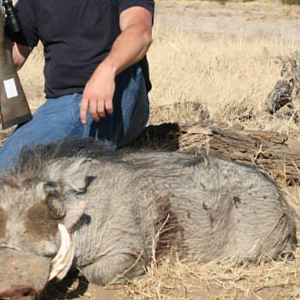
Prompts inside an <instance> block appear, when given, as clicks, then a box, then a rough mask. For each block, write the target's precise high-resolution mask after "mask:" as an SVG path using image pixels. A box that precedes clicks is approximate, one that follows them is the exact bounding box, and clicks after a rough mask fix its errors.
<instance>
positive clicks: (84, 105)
mask: <svg viewBox="0 0 300 300" xmlns="http://www.w3.org/2000/svg"><path fill="white" fill-rule="evenodd" d="M88 108H89V100H88V99H87V98H82V101H81V104H80V119H81V122H82V123H83V124H85V123H86V122H87V111H88Z"/></svg>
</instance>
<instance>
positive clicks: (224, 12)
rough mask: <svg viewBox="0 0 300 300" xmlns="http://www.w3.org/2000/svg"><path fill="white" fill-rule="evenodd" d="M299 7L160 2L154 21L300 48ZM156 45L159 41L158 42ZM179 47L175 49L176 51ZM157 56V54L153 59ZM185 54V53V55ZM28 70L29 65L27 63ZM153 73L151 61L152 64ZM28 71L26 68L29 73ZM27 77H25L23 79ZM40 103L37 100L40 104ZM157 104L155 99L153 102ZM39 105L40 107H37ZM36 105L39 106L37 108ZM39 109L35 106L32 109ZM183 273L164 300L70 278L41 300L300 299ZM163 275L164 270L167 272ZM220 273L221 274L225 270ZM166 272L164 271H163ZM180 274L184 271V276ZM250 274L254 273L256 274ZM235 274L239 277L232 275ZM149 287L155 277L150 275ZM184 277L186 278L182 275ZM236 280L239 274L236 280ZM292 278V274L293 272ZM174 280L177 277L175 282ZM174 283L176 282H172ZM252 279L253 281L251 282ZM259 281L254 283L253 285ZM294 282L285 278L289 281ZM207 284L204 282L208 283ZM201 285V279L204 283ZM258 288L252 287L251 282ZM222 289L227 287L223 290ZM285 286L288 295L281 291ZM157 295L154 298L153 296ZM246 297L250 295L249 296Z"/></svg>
mask: <svg viewBox="0 0 300 300" xmlns="http://www.w3.org/2000/svg"><path fill="white" fill-rule="evenodd" d="M299 18H300V6H299V7H296V6H283V5H281V4H280V3H279V2H278V3H277V2H274V1H273V2H270V1H255V2H230V3H226V4H224V5H222V4H220V3H218V2H206V1H195V0H194V1H193V0H190V1H185V0H180V1H179V0H178V1H169V0H158V1H157V3H156V16H155V27H156V28H158V29H162V28H163V29H166V30H175V32H180V34H183V35H184V34H185V32H187V33H188V32H193V33H196V34H197V33H199V35H201V37H203V39H204V41H203V42H205V39H207V40H210V39H218V37H220V36H223V35H226V36H232V37H237V38H239V37H241V38H243V39H244V38H252V37H258V36H259V37H262V38H265V37H272V38H276V39H278V41H279V43H283V44H284V43H285V42H289V43H296V44H297V43H299V42H300V23H299ZM154 43H155V40H154ZM171 46H172V45H171ZM177 46H178V45H175V46H174V47H177ZM207 51H209V49H208V50H207ZM151 55H152V56H153V55H155V54H154V53H152V54H151ZM183 55H184V53H183ZM28 68H29V70H30V64H29V67H28ZM150 68H151V61H150ZM27 72H28V69H27ZM34 72H35V74H38V75H39V76H36V78H37V79H35V78H33V79H32V80H30V79H28V80H27V81H24V82H25V83H24V87H25V91H26V94H27V96H29V97H30V98H31V99H40V98H41V97H42V95H43V92H42V80H41V72H42V71H41V68H40V69H39V70H35V71H34ZM25 76H26V75H22V73H21V78H22V77H23V78H24V77H25ZM37 101H38V100H37ZM153 101H154V102H155V99H154V100H153ZM37 105H38V104H37ZM37 105H36V106H37ZM33 107H35V105H33ZM5 136H6V134H5V133H3V132H2V133H1V132H0V139H1V137H3V138H4V137H5ZM182 268H184V272H186V273H184V272H183V271H182V272H183V273H184V274H188V275H187V276H191V279H187V280H186V281H184V282H183V280H182V278H183V277H181V276H183V275H182V274H183V273H180V274H181V275H178V276H177V275H176V274H175V275H174V276H173V277H172V280H171V281H164V282H163V283H160V284H161V285H163V287H161V286H159V290H160V291H161V290H164V291H167V292H166V294H165V295H161V294H160V292H157V293H152V290H153V289H158V284H157V283H155V284H153V285H151V284H149V285H146V284H145V285H144V286H146V287H148V288H149V290H148V291H145V290H144V291H143V292H141V291H140V290H139V287H138V285H139V283H138V281H135V282H133V283H132V285H131V286H130V285H129V286H126V287H122V286H117V287H107V288H103V287H98V286H95V285H91V284H90V285H89V284H88V283H87V282H86V281H85V280H84V278H81V277H79V279H78V277H76V276H75V277H72V276H70V277H68V278H67V279H66V280H64V281H63V282H61V283H58V284H50V285H49V288H48V289H47V291H46V294H45V295H44V296H43V298H42V299H43V300H50V299H61V300H62V299H73V300H76V299H78V300H79V299H82V300H109V299H300V292H299V291H296V290H295V288H293V287H289V285H288V284H287V283H286V282H281V281H279V283H278V284H270V285H269V286H267V287H264V288H262V289H261V290H259V288H258V289H257V291H256V296H255V297H254V296H251V295H253V294H251V287H249V291H243V292H245V293H243V294H241V291H242V289H241V288H236V287H230V288H231V292H228V293H227V292H226V293H223V292H222V289H223V288H224V291H225V290H226V291H227V290H229V291H230V288H228V289H227V287H226V284H225V283H224V282H225V281H224V282H223V281H222V282H221V283H220V281H216V283H218V282H219V283H220V284H216V285H214V284H212V285H205V284H202V283H201V284H199V281H198V280H196V279H195V278H197V276H199V275H198V274H195V272H194V271H193V269H188V270H187V269H186V268H185V267H182ZM163 270H164V269H163ZM221 271H222V270H221ZM162 272H163V271H162ZM165 272H166V273H168V272H169V273H172V272H173V273H174V272H175V271H174V270H170V269H167V267H166V271H165ZM178 272H179V271H178ZM180 272H181V271H180ZM207 272H208V273H209V272H210V273H209V274H211V276H212V277H213V276H214V274H215V273H214V271H213V267H212V268H211V269H209V270H208V271H207ZM247 272H248V273H247V274H246V275H243V274H242V273H241V275H240V276H238V277H237V278H236V283H237V286H238V283H239V282H244V281H247V280H250V279H251V280H252V278H256V277H251V276H252V275H249V274H250V273H251V272H252V273H255V272H259V271H258V270H256V269H254V271H253V270H252V269H251V267H250V269H247ZM279 272H281V270H280V268H279V269H277V267H276V269H275V268H274V270H272V271H271V273H270V274H271V275H269V273H268V274H267V275H266V274H263V276H264V277H266V276H270V282H271V278H272V276H277V275H278V274H279ZM252 273H251V274H252ZM234 274H236V273H234ZM147 276H149V278H150V279H147V277H146V279H145V278H144V279H142V280H144V281H145V280H148V281H149V282H150V283H151V280H152V277H151V274H150V275H147ZM184 276H186V275H184ZM226 276H230V269H227V270H225V271H224V278H225V277H226ZM235 276H236V275H235ZM293 276H294V273H293ZM176 277H177V278H178V279H177V280H176ZM174 278H175V279H174ZM249 278H250V279H249ZM218 280H219V279H218ZM255 280H256V279H253V281H255ZM288 280H290V278H289V277H287V281H288ZM204 281H205V280H204ZM201 282H203V280H202V281H201ZM253 285H254V282H253ZM222 286H223V288H222ZM282 286H285V287H287V288H285V290H284V291H282V289H281V287H282ZM153 295H156V296H153ZM220 295H221V296H220ZM245 295H250V296H249V297H248V296H245Z"/></svg>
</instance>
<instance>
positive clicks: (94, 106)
mask: <svg viewBox="0 0 300 300" xmlns="http://www.w3.org/2000/svg"><path fill="white" fill-rule="evenodd" d="M98 102H99V100H97V99H93V100H90V105H89V109H90V113H91V115H92V118H93V120H95V121H96V122H99V121H100V116H99V114H98Z"/></svg>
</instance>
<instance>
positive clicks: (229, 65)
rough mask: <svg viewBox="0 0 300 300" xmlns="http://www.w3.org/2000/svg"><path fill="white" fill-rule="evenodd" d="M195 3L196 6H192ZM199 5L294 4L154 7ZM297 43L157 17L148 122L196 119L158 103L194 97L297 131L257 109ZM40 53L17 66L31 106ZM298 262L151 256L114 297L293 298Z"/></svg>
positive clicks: (254, 12)
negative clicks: (172, 24)
mask: <svg viewBox="0 0 300 300" xmlns="http://www.w3.org/2000/svg"><path fill="white" fill-rule="evenodd" d="M174 7H175V10H174ZM197 8H198V9H199V8H200V9H199V10H198V11H196V12H195V9H197ZM203 8H206V13H207V14H208V15H216V16H218V15H219V14H220V15H221V16H222V17H230V16H232V15H234V14H235V13H236V14H237V15H239V16H241V17H244V18H248V19H249V20H267V21H272V20H277V21H278V20H279V21H280V20H281V21H282V20H283V21H287V20H291V22H292V24H294V23H293V22H294V21H295V20H297V19H299V16H300V10H299V8H298V7H297V8H296V7H289V6H282V5H279V4H278V3H276V4H274V3H273V2H272V3H271V2H270V1H260V2H253V3H252V2H251V3H246V4H242V3H235V2H232V3H229V4H226V6H220V5H219V4H217V3H212V2H209V3H208V2H200V1H158V11H159V13H161V14H173V15H179V16H180V15H185V16H186V15H189V14H191V15H193V16H195V14H196V16H198V17H200V16H201V15H204V14H205V12H203ZM226 10H227V11H226ZM226 14H227V15H226ZM299 46H300V42H299V40H298V42H297V41H293V40H290V41H287V40H286V39H285V38H284V33H282V34H281V35H272V34H270V35H264V36H261V35H257V36H254V37H253V36H252V37H247V36H245V35H243V33H242V32H237V34H236V35H226V34H225V33H222V34H218V33H215V34H207V33H205V32H203V31H197V30H185V29H184V28H183V29H181V30H178V29H176V30H175V29H171V28H168V27H167V26H162V25H161V24H160V23H159V22H158V23H157V24H156V27H155V29H154V43H153V45H152V48H151V50H150V53H149V60H150V64H151V77H152V81H153V90H152V92H151V95H150V99H151V105H152V107H153V108H154V109H153V113H152V114H151V118H150V122H151V123H153V124H157V123H161V122H170V121H171V122H187V121H198V120H200V119H201V118H202V117H203V115H202V114H199V111H195V109H191V106H190V105H185V106H180V105H178V106H176V107H175V108H174V109H171V110H170V109H167V110H165V109H157V107H158V106H160V105H166V104H173V103H175V102H196V103H199V105H200V107H201V108H202V109H205V110H206V111H207V113H208V115H209V117H210V118H211V119H213V120H217V121H218V122H225V123H229V124H234V123H242V124H243V126H245V127H246V128H250V129H265V130H275V131H279V132H284V133H287V134H289V135H293V136H294V137H295V138H298V139H300V136H299V133H298V132H299V128H298V125H296V124H295V123H294V122H293V121H292V120H282V119H276V118H272V119H270V117H269V116H266V114H265V113H264V108H265V106H264V102H265V99H266V97H267V95H268V93H269V92H270V91H271V89H272V88H273V86H274V84H275V82H276V81H277V80H278V79H279V74H280V69H281V66H280V65H278V64H277V63H276V57H277V56H279V55H280V56H288V55H290V54H291V53H293V52H294V51H296V50H297V49H299ZM42 61H43V59H42V51H41V48H37V49H36V50H35V53H34V55H33V57H32V58H31V59H30V60H29V61H28V63H27V65H26V67H25V68H24V70H22V71H21V79H22V82H23V84H24V87H25V90H26V92H27V95H28V96H29V98H30V103H31V106H32V107H33V108H36V107H37V106H38V105H39V104H40V103H41V100H42V94H43V93H42V90H43V77H42V64H43V62H42ZM192 107H193V108H194V107H195V106H194V105H192ZM155 108H156V109H155ZM283 190H284V191H285V193H286V194H287V197H288V199H289V200H290V202H291V203H293V205H294V206H295V207H296V208H297V209H298V208H299V198H300V197H299V188H298V187H292V188H291V187H286V186H283ZM199 230H200V229H199ZM299 270H300V250H299V249H298V250H297V251H296V253H295V259H294V260H285V261H277V262H269V263H265V264H262V265H259V266H255V265H243V266H236V265H234V264H233V263H231V262H221V263H216V262H213V263H210V264H207V265H203V266H197V265H194V264H188V263H186V264H184V263H181V262H177V263H175V264H173V263H169V262H166V263H164V264H163V265H161V266H159V267H157V266H156V265H155V264H153V265H152V266H150V267H149V269H148V272H147V275H146V276H144V277H143V278H139V279H136V280H134V281H133V282H132V284H130V285H128V286H126V287H124V288H122V290H123V291H122V293H123V296H122V297H121V298H123V299H124V298H127V299H174V298H176V299H299V298H300V282H299V281H300V278H299ZM87 298H89V297H87ZM95 299H97V298H95Z"/></svg>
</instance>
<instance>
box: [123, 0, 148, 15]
mask: <svg viewBox="0 0 300 300" xmlns="http://www.w3.org/2000/svg"><path fill="white" fill-rule="evenodd" d="M133 6H140V7H144V8H145V9H147V10H149V11H150V13H151V15H152V19H153V16H154V0H118V7H119V14H121V12H122V11H124V10H126V9H127V8H130V7H133Z"/></svg>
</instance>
